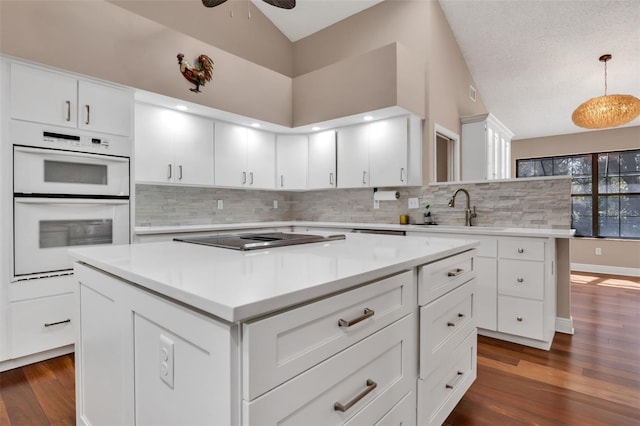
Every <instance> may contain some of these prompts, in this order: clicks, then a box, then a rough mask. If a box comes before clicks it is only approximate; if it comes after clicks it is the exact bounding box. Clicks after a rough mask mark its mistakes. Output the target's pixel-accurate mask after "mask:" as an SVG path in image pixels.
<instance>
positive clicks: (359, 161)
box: [337, 124, 371, 188]
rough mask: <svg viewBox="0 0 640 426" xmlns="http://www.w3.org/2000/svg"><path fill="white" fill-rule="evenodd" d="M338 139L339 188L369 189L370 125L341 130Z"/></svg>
mask: <svg viewBox="0 0 640 426" xmlns="http://www.w3.org/2000/svg"><path fill="white" fill-rule="evenodd" d="M337 138H338V139H337V147H338V148H337V150H338V153H337V157H338V188H368V187H369V186H370V180H371V176H370V174H369V125H368V124H358V125H355V126H349V127H343V128H340V129H338V133H337Z"/></svg>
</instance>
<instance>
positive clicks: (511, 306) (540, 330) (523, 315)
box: [498, 296, 544, 340]
mask: <svg viewBox="0 0 640 426" xmlns="http://www.w3.org/2000/svg"><path fill="white" fill-rule="evenodd" d="M498 331H500V332H503V333H509V334H515V335H517V336H524V337H530V338H532V339H539V340H542V339H544V302H542V301H539V300H531V299H520V298H517V297H510V296H498Z"/></svg>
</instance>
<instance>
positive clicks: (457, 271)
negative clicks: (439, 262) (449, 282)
mask: <svg viewBox="0 0 640 426" xmlns="http://www.w3.org/2000/svg"><path fill="white" fill-rule="evenodd" d="M463 272H464V269H461V268H456V269H454V270H453V271H449V272H447V276H448V277H457V276H458V275H460V274H461V273H463Z"/></svg>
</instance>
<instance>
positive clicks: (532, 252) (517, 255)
mask: <svg viewBox="0 0 640 426" xmlns="http://www.w3.org/2000/svg"><path fill="white" fill-rule="evenodd" d="M498 257H500V258H501V259H526V260H540V261H543V260H544V240H540V239H530V238H529V239H525V238H502V239H500V240H498Z"/></svg>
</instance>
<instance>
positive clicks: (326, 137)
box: [307, 130, 336, 189]
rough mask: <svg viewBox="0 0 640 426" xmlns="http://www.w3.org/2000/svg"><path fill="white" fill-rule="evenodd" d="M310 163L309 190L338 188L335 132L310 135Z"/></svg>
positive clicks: (329, 131) (328, 131)
mask: <svg viewBox="0 0 640 426" xmlns="http://www.w3.org/2000/svg"><path fill="white" fill-rule="evenodd" d="M308 163H309V164H308V169H309V170H308V180H307V188H309V189H330V188H335V187H336V131H335V130H327V131H324V132H318V133H312V134H310V135H309V162H308Z"/></svg>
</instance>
